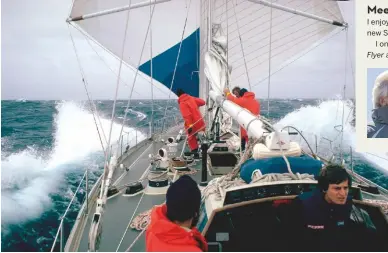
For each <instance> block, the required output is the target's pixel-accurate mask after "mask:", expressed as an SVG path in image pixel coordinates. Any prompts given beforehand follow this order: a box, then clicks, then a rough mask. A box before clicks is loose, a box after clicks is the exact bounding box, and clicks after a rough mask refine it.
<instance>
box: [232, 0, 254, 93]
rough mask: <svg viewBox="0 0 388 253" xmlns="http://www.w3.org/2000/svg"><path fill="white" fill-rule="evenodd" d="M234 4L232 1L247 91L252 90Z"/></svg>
mask: <svg viewBox="0 0 388 253" xmlns="http://www.w3.org/2000/svg"><path fill="white" fill-rule="evenodd" d="M235 5H237V3H236V4H234V3H233V10H234V17H235V19H236V25H237V30H238V37H239V39H240V46H241V53H242V56H243V59H244V65H245V74H246V75H247V80H248V85H249V91H252V87H251V81H250V79H249V74H248V66H247V62H246V59H245V53H244V46H243V41H242V39H241V34H240V26H239V25H238V21H237V14H236V7H235Z"/></svg>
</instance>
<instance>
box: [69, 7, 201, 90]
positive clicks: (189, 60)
mask: <svg viewBox="0 0 388 253" xmlns="http://www.w3.org/2000/svg"><path fill="white" fill-rule="evenodd" d="M150 3H151V5H150ZM127 6H131V7H132V8H131V9H130V12H129V16H128V8H126V7H127ZM153 8H154V9H153ZM104 13H105V14H104ZM151 13H152V19H151ZM69 20H71V21H73V22H75V23H76V24H77V26H78V27H79V28H81V30H83V32H85V33H86V34H87V35H88V36H90V37H92V38H93V39H94V40H95V41H96V42H97V43H99V44H100V45H101V46H102V47H103V48H105V49H106V50H108V51H110V52H111V53H113V54H114V55H115V56H117V57H118V58H119V59H122V60H123V61H124V62H126V63H127V64H129V65H130V66H132V67H134V68H135V69H136V68H138V69H139V70H140V71H141V72H143V73H145V74H147V75H151V64H150V59H151V58H153V62H152V65H153V68H152V75H153V78H154V79H156V80H157V81H159V82H161V83H162V84H164V85H165V86H166V87H168V88H170V86H171V82H172V77H173V75H174V69H175V64H176V61H177V57H178V52H179V51H180V53H179V61H178V64H177V67H176V71H175V77H174V85H173V87H172V91H174V92H175V91H176V90H177V89H178V88H184V89H185V90H186V92H188V93H190V94H192V95H196V96H198V69H199V30H198V27H199V2H198V1H195V0H191V1H185V0H109V1H106V0H75V2H74V5H73V8H72V11H71V15H70V19H69ZM127 20H128V22H127ZM149 26H150V28H149ZM183 31H184V34H183V38H182V33H183ZM151 34H152V57H151V50H150V39H151ZM182 39H183V41H182V45H181V46H180V42H181V40H182ZM124 41H125V46H124V51H123V42H124Z"/></svg>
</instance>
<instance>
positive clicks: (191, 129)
mask: <svg viewBox="0 0 388 253" xmlns="http://www.w3.org/2000/svg"><path fill="white" fill-rule="evenodd" d="M177 95H178V97H179V98H178V104H179V109H180V111H181V114H182V117H183V120H184V121H185V129H186V131H187V134H188V136H189V137H188V138H187V142H188V144H189V148H190V150H191V152H196V151H198V142H197V137H196V134H197V133H198V132H200V131H205V121H203V118H202V114H201V112H200V111H199V107H200V106H203V105H205V100H203V99H200V98H196V97H192V96H190V95H188V94H186V93H185V92H184V91H183V90H182V89H178V90H177Z"/></svg>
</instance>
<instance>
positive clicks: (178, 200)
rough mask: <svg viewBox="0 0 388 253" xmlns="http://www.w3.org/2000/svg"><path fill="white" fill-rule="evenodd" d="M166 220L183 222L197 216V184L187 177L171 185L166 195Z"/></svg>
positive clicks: (199, 194)
mask: <svg viewBox="0 0 388 253" xmlns="http://www.w3.org/2000/svg"><path fill="white" fill-rule="evenodd" d="M166 205H167V218H168V219H169V220H170V221H179V222H184V221H187V220H189V219H191V218H194V217H195V216H196V215H198V212H199V207H200V205H201V191H200V190H199V188H198V186H197V183H196V182H195V181H194V180H193V179H192V178H191V177H190V176H187V175H184V176H182V177H180V178H179V179H178V180H177V181H175V182H174V183H172V184H171V185H170V187H169V188H168V190H167V194H166Z"/></svg>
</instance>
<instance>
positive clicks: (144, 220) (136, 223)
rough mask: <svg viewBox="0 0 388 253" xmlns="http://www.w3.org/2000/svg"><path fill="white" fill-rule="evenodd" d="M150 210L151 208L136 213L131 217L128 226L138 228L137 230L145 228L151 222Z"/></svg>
mask: <svg viewBox="0 0 388 253" xmlns="http://www.w3.org/2000/svg"><path fill="white" fill-rule="evenodd" d="M151 212H152V208H151V209H149V210H147V211H145V212H142V213H140V214H138V215H137V216H136V217H135V218H134V219H133V221H132V222H131V224H129V226H130V227H131V228H132V229H135V230H139V231H141V230H144V229H146V228H147V226H148V225H149V224H150V222H151Z"/></svg>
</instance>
